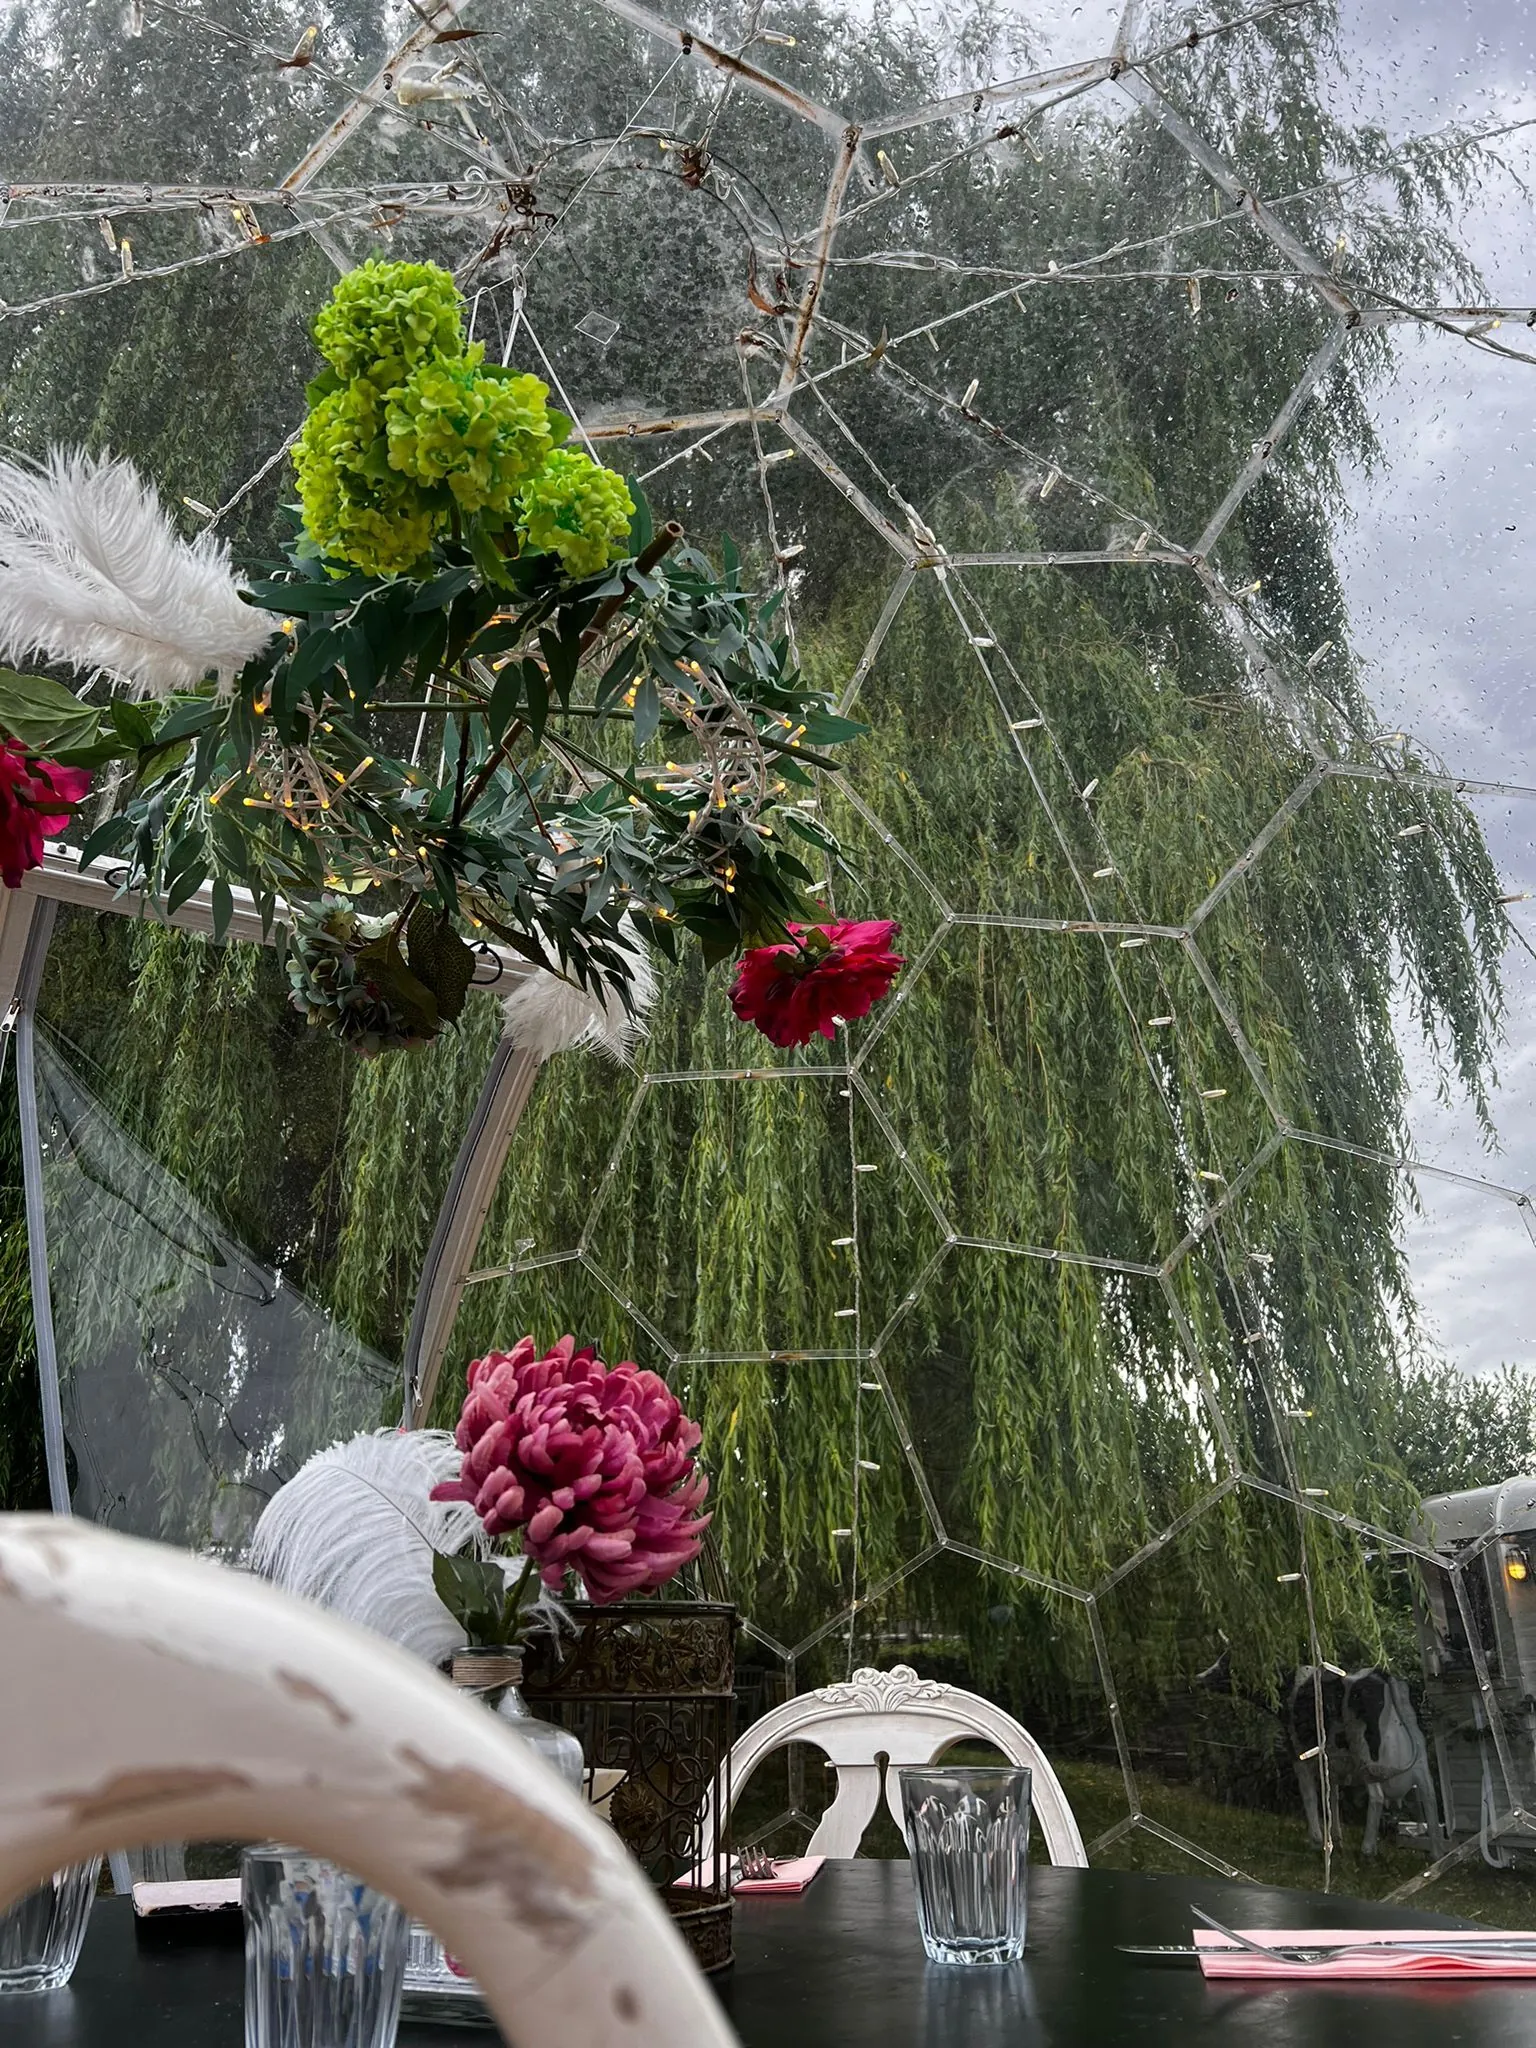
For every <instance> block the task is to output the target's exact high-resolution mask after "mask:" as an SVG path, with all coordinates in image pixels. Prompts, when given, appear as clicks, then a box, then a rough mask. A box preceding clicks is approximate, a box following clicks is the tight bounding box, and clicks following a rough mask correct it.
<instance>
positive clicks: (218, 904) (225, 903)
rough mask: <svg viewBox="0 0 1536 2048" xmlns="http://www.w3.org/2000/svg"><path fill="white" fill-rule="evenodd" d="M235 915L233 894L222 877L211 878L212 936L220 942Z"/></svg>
mask: <svg viewBox="0 0 1536 2048" xmlns="http://www.w3.org/2000/svg"><path fill="white" fill-rule="evenodd" d="M234 914H235V894H234V891H233V890H232V889H231V888H230V886H229V884H228V882H226V881H225V879H224V877H223V876H222V875H215V876H214V878H213V936H214V939H215V940H216V941H217V940H221V939H222V938H223V937H224V934H225V933H226V932H227V931H228V930H229V921H230V919H231V918H232V917H233V916H234Z"/></svg>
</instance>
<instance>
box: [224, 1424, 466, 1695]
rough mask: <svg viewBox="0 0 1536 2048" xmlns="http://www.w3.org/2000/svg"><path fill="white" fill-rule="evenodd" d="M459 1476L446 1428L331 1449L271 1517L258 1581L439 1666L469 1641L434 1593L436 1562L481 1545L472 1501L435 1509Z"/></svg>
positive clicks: (256, 1541)
mask: <svg viewBox="0 0 1536 2048" xmlns="http://www.w3.org/2000/svg"><path fill="white" fill-rule="evenodd" d="M458 1476H459V1452H458V1447H457V1446H456V1445H455V1443H454V1441H453V1438H452V1437H451V1436H450V1435H449V1434H448V1432H447V1430H445V1429H413V1430H400V1429H381V1430H378V1431H376V1432H373V1433H371V1434H365V1435H363V1436H356V1437H353V1438H351V1440H350V1441H349V1442H346V1443H339V1444H332V1446H331V1448H330V1449H329V1450H327V1451H319V1452H317V1453H316V1455H315V1456H314V1457H313V1458H311V1459H310V1460H309V1461H308V1463H307V1464H304V1465H301V1466H300V1467H299V1469H298V1471H297V1472H296V1473H295V1474H294V1476H293V1477H292V1479H290V1480H289V1481H288V1483H287V1485H286V1486H280V1487H279V1488H278V1490H277V1492H276V1493H275V1494H273V1496H272V1498H271V1500H269V1501H268V1503H267V1505H266V1507H265V1508H264V1509H263V1510H262V1514H261V1519H260V1520H259V1521H258V1522H257V1524H256V1530H255V1534H254V1536H253V1537H252V1541H251V1555H250V1559H249V1563H250V1567H251V1570H252V1571H254V1572H258V1573H260V1574H261V1576H262V1577H263V1578H267V1579H271V1580H272V1581H273V1583H274V1584H276V1585H279V1586H282V1587H283V1588H284V1589H285V1590H286V1591H288V1592H290V1593H298V1594H300V1595H301V1596H302V1597H303V1598H305V1599H308V1600H314V1601H317V1602H318V1603H319V1605H320V1606H322V1607H328V1608H329V1609H330V1610H331V1612H332V1613H333V1614H339V1615H340V1616H341V1617H342V1618H343V1620H346V1621H355V1622H360V1623H361V1624H362V1625H363V1627H365V1628H371V1629H373V1630H375V1631H376V1633H377V1634H379V1635H381V1636H387V1637H388V1638H389V1640H390V1641H391V1642H393V1643H398V1644H399V1645H400V1647H401V1648H402V1649H404V1650H410V1651H412V1652H413V1653H414V1654H415V1655H416V1656H418V1657H423V1658H425V1659H426V1661H427V1662H428V1663H429V1664H440V1663H441V1662H442V1661H443V1660H444V1659H445V1658H446V1657H449V1656H451V1655H452V1654H453V1652H454V1651H455V1650H456V1649H458V1648H459V1646H460V1645H461V1644H462V1643H463V1641H464V1631H463V1629H462V1628H461V1627H460V1625H459V1624H458V1622H456V1621H455V1620H454V1618H453V1616H452V1615H451V1614H450V1613H449V1612H448V1610H447V1608H446V1607H445V1606H444V1605H443V1603H442V1601H441V1600H439V1599H438V1597H437V1594H436V1592H435V1591H434V1590H433V1586H432V1557H433V1553H434V1552H435V1551H442V1552H445V1553H446V1554H447V1555H449V1556H456V1555H457V1554H458V1553H459V1552H460V1551H463V1550H468V1549H470V1548H471V1547H472V1546H474V1545H476V1544H478V1543H479V1542H480V1541H481V1540H482V1533H481V1528H480V1518H479V1516H478V1515H477V1514H476V1513H475V1511H474V1509H473V1508H472V1507H471V1506H470V1505H469V1503H468V1502H467V1501H434V1500H432V1499H430V1498H429V1496H430V1494H431V1492H432V1489H433V1487H434V1486H436V1485H437V1484H438V1482H439V1481H440V1480H445V1479H457V1478H458Z"/></svg>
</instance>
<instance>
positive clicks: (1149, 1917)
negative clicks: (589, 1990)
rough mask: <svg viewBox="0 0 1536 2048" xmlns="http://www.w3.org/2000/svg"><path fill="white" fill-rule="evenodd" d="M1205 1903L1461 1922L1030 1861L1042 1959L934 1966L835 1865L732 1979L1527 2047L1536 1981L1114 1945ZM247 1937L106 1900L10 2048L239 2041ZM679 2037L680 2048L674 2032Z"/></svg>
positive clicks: (1274, 1914)
mask: <svg viewBox="0 0 1536 2048" xmlns="http://www.w3.org/2000/svg"><path fill="white" fill-rule="evenodd" d="M1191 1902H1194V1903H1197V1904H1199V1905H1202V1906H1204V1907H1205V1908H1206V1909H1207V1911H1209V1912H1212V1913H1214V1914H1215V1915H1216V1916H1217V1918H1218V1919H1221V1920H1225V1921H1226V1923H1227V1925H1228V1926H1233V1925H1237V1926H1252V1927H1286V1926H1290V1927H1301V1926H1314V1927H1317V1926H1323V1927H1326V1926H1344V1927H1371V1926H1375V1927H1390V1926H1410V1927H1411V1926H1416V1925H1423V1926H1447V1925H1452V1924H1461V1923H1452V1922H1449V1921H1446V1920H1443V1919H1439V1918H1437V1917H1436V1916H1434V1915H1431V1914H1416V1913H1411V1912H1407V1911H1405V1910H1404V1909H1403V1908H1402V1907H1400V1906H1383V1905H1379V1904H1371V1903H1368V1902H1366V1901H1362V1900H1351V1899H1341V1898H1331V1899H1326V1900H1325V1899H1322V1898H1320V1897H1319V1896H1318V1895H1317V1894H1316V1893H1312V1892H1291V1891H1279V1890H1274V1889H1271V1888H1268V1887H1265V1886H1258V1885H1239V1884H1226V1883H1223V1882H1222V1881H1220V1880H1219V1879H1215V1878H1212V1879H1204V1878H1189V1877H1142V1876H1133V1875H1130V1874H1128V1873H1126V1872H1122V1871H1114V1870H1058V1869H1051V1868H1044V1869H1037V1870H1032V1871H1031V1872H1030V1912H1029V1953H1028V1955H1027V1957H1026V1959H1025V1961H1024V1962H1022V1963H1019V1964H1015V1965H1013V1966H1012V1967H1010V1968H1005V1969H971V1970H966V1969H941V1968H936V1967H934V1966H933V1965H931V1964H929V1963H927V1962H926V1961H925V1960H924V1957H923V1952H922V1947H921V1945H920V1943H919V1941H918V1938H917V1925H916V1920H915V1917H914V1914H913V1907H912V1885H911V1878H910V1876H909V1874H908V1867H907V1865H906V1864H904V1863H878V1862H857V1863H828V1864H827V1866H826V1867H825V1869H824V1870H823V1871H822V1873H821V1875H820V1876H819V1877H818V1878H817V1879H816V1881H815V1882H814V1884H812V1886H811V1887H810V1889H809V1890H808V1891H806V1892H804V1893H802V1894H800V1895H799V1896H798V1897H794V1898H755V1899H750V1900H746V1899H744V1900H742V1901H740V1902H739V1904H738V1907H737V1917H736V1964H735V1967H734V1968H733V1969H732V1970H730V1971H728V1972H726V1973H724V1974H723V1975H722V1976H721V1977H720V1978H719V1979H718V1980H717V1982H718V1985H719V1990H720V1997H721V2001H722V2003H723V2004H724V2006H725V2008H726V2010H727V2011H728V2012H729V2014H730V2016H731V2019H732V2021H733V2023H734V2025H735V2026H736V2029H737V2031H738V2032H739V2034H740V2035H741V2039H742V2042H743V2044H744V2048H1375V2044H1378V2043H1379V2044H1380V2048H1516V2044H1519V2048H1528V2044H1530V2043H1533V2042H1536V1984H1531V1985H1529V1986H1527V1985H1520V1984H1509V1985H1498V1984H1480V1985H1470V1984H1462V1985H1445V1984H1436V1985H1427V1984H1425V1985H1415V1986H1411V1987H1405V1988H1402V1989H1388V1988H1387V1987H1385V1986H1381V1985H1372V1984H1333V1985H1328V1986H1324V1985H1318V1986H1316V1987H1313V1986H1311V1985H1305V1986H1291V1985H1272V1986H1268V1987H1263V1988H1261V1987H1260V1986H1258V1985H1255V1986H1253V1987H1252V1988H1244V1987H1243V1986H1240V1985H1235V1984H1221V1985H1217V1984H1211V1985H1207V1984H1206V1982H1205V1981H1204V1979H1203V1978H1202V1977H1201V1976H1200V1975H1199V1973H1198V1972H1197V1971H1195V1970H1191V1969H1179V1968H1169V1967H1166V1966H1158V1965H1153V1964H1145V1963H1136V1962H1133V1961H1131V1960H1130V1959H1129V1958H1127V1957H1125V1956H1121V1955H1119V1954H1117V1953H1116V1948H1115V1944H1116V1943H1117V1942H1139V1943H1163V1942H1187V1941H1188V1939H1189V1931H1190V1912H1189V1907H1190V1904H1191ZM241 1996H242V1975H241V1962H240V1952H239V1945H238V1940H236V1941H235V1942H233V1943H230V1944H227V1945H218V1944H211V1943H208V1942H206V1941H200V1942H197V1943H177V1944H175V1945H167V1943H166V1942H165V1940H164V1938H163V1937H161V1938H159V1939H155V1940H152V1941H146V1940H141V1939H138V1938H137V1937H136V1935H135V1931H134V1926H133V1915H132V1912H131V1909H130V1908H129V1907H128V1905H127V1904H126V1902H124V1901H121V1900H118V1899H110V1898H108V1899H101V1900H99V1901H98V1902H97V1906H96V1910H95V1912H94V1914H93V1915H92V1919H91V1927H90V1932H89V1935H88V1936H87V1939H86V1945H85V1953H84V1955H83V1956H82V1958H81V1961H80V1967H79V1969H78V1971H77V1972H76V1974H75V1979H74V1982H73V1983H72V1984H71V1985H70V1987H69V1989H68V1990H66V1991H58V1992H52V1993H49V1994H47V1995H45V1996H42V1997H24V1998H10V1999H0V2048H240V2044H241V2041H242V2037H243V2029H242V2022H241ZM492 2038H493V2037H492V2036H491V2035H490V2034H489V2032H488V2031H484V2030H477V2032H474V2033H470V2032H466V2031H465V2030H464V2029H462V2028H451V2029H450V2028H441V2027H422V2026H409V2025H408V2026H403V2027H402V2028H401V2030H400V2043H401V2048H471V2044H472V2043H473V2042H474V2041H475V2040H476V2039H479V2040H481V2041H485V2042H489V2041H490V2040H491V2039H492ZM678 2048H686V2044H685V2043H679V2044H678Z"/></svg>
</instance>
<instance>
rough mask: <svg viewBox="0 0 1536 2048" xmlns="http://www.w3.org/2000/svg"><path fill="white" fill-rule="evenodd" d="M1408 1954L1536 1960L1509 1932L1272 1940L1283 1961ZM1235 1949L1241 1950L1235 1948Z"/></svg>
mask: <svg viewBox="0 0 1536 2048" xmlns="http://www.w3.org/2000/svg"><path fill="white" fill-rule="evenodd" d="M1115 1947H1116V1951H1117V1953H1118V1954H1120V1955H1123V1956H1136V1957H1137V1958H1139V1959H1140V1960H1141V1961H1142V1962H1150V1963H1197V1962H1199V1960H1200V1957H1201V1956H1202V1955H1219V1956H1228V1955H1231V1954H1233V1953H1234V1951H1233V1950H1232V1949H1228V1948H1209V1949H1198V1948H1192V1947H1182V1946H1165V1947H1156V1948H1152V1947H1137V1946H1134V1945H1132V1944H1130V1943H1127V1942H1117V1943H1116V1944H1115ZM1394 1951H1395V1952H1397V1953H1399V1954H1404V1953H1406V1954H1409V1955H1419V1954H1427V1955H1447V1954H1449V1955H1463V1954H1472V1955H1518V1956H1530V1957H1531V1958H1532V1959H1533V1960H1536V1936H1530V1935H1508V1934H1482V1935H1479V1934H1470V1935H1462V1936H1456V1935H1441V1936H1440V1937H1439V1938H1438V1939H1437V1938H1436V1937H1435V1936H1434V1935H1428V1936H1426V1938H1425V1939H1424V1940H1423V1941H1370V1940H1364V1941H1338V1942H1330V1943H1329V1944H1328V1945H1327V1946H1326V1947H1322V1946H1319V1945H1318V1944H1316V1943H1311V1944H1309V1945H1308V1946H1307V1947H1305V1948H1298V1947H1294V1946H1289V1945H1286V1944H1284V1943H1279V1942H1277V1943H1274V1944H1273V1945H1272V1948H1271V1952H1272V1954H1274V1955H1275V1956H1277V1957H1278V1958H1279V1959H1280V1960H1281V1961H1283V1962H1302V1961H1305V1960H1308V1959H1312V1958H1315V1957H1318V1956H1331V1955H1338V1956H1345V1955H1350V1956H1353V1955H1359V1954H1361V1953H1362V1952H1364V1953H1366V1954H1371V1953H1391V1952H1394ZM1236 1953H1239V1954H1241V1953H1242V1951H1241V1950H1238V1951H1236Z"/></svg>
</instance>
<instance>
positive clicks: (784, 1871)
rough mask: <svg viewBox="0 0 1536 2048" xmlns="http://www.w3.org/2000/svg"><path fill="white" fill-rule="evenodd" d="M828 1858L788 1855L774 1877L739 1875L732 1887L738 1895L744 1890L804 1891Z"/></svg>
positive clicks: (779, 1865)
mask: <svg viewBox="0 0 1536 2048" xmlns="http://www.w3.org/2000/svg"><path fill="white" fill-rule="evenodd" d="M826 1860H827V1859H826V1857H825V1856H786V1857H785V1858H784V1859H783V1860H782V1861H781V1862H780V1863H779V1864H778V1867H777V1869H776V1870H775V1871H774V1873H773V1875H772V1877H738V1878H737V1880H736V1882H735V1884H733V1885H732V1887H731V1889H732V1891H734V1892H736V1893H737V1894H738V1895H739V1894H741V1893H742V1892H803V1891H804V1890H805V1888H806V1886H807V1885H808V1884H809V1883H810V1881H811V1879H812V1878H813V1877H814V1876H815V1875H816V1873H817V1871H818V1870H820V1868H821V1866H822V1865H823V1863H825V1862H826Z"/></svg>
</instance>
